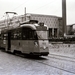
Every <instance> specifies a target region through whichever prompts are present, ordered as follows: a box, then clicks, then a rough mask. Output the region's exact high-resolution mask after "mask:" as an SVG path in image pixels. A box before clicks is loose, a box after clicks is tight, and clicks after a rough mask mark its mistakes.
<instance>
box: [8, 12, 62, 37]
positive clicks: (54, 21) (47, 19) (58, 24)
mask: <svg viewBox="0 0 75 75" xmlns="http://www.w3.org/2000/svg"><path fill="white" fill-rule="evenodd" d="M25 20H38V22H39V23H40V22H43V23H44V24H46V25H47V26H48V37H49V38H59V37H62V36H63V26H62V18H61V17H57V16H52V15H41V14H31V13H27V14H25V15H20V16H18V17H13V18H12V19H11V20H9V21H10V22H8V24H12V22H13V25H14V24H15V22H16V24H17V22H23V21H25Z"/></svg>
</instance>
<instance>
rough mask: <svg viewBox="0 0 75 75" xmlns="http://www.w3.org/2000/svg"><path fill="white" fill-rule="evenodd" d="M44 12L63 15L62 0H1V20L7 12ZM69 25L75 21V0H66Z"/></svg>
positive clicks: (19, 13) (44, 13)
mask: <svg viewBox="0 0 75 75" xmlns="http://www.w3.org/2000/svg"><path fill="white" fill-rule="evenodd" d="M25 7H26V13H33V14H43V15H52V16H58V17H62V0H0V20H1V19H3V18H5V16H6V15H5V12H16V13H17V14H18V15H23V14H25ZM66 22H67V25H70V24H74V23H75V0H66Z"/></svg>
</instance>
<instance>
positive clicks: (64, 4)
mask: <svg viewBox="0 0 75 75" xmlns="http://www.w3.org/2000/svg"><path fill="white" fill-rule="evenodd" d="M62 24H63V37H64V36H66V30H67V28H66V0H62Z"/></svg>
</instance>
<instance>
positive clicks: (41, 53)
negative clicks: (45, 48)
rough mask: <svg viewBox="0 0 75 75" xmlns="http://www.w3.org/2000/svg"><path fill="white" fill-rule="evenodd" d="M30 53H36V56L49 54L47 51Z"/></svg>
mask: <svg viewBox="0 0 75 75" xmlns="http://www.w3.org/2000/svg"><path fill="white" fill-rule="evenodd" d="M30 54H32V55H37V56H47V55H48V54H49V52H33V53H30Z"/></svg>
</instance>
